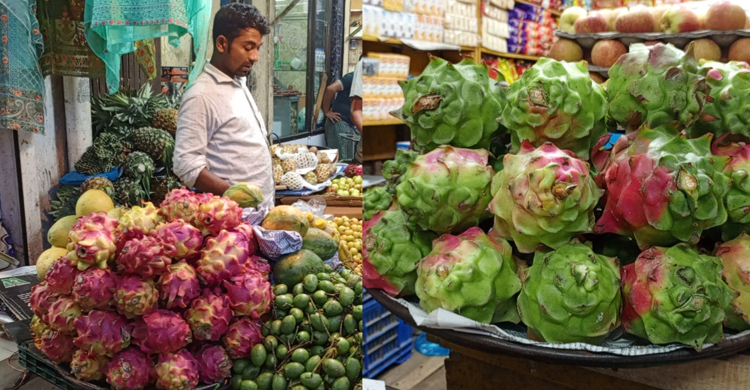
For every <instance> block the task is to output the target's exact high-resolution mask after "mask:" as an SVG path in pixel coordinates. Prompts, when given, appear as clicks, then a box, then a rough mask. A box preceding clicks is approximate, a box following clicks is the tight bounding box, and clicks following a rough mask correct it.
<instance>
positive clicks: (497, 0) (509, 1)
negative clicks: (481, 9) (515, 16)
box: [490, 0, 516, 9]
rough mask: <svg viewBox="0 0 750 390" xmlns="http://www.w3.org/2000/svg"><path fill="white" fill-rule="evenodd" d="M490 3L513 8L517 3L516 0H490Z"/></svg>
mask: <svg viewBox="0 0 750 390" xmlns="http://www.w3.org/2000/svg"><path fill="white" fill-rule="evenodd" d="M490 3H492V5H494V6H495V7H498V8H502V9H513V6H515V5H516V2H515V1H514V0H490Z"/></svg>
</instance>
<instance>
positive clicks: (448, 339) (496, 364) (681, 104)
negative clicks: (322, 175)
mask: <svg viewBox="0 0 750 390" xmlns="http://www.w3.org/2000/svg"><path fill="white" fill-rule="evenodd" d="M737 4H742V3H738V2H735V4H732V3H728V2H722V1H716V2H708V3H705V5H706V6H707V16H706V18H707V20H708V19H711V18H712V17H713V16H712V15H714V13H717V12H722V14H723V12H725V11H722V10H725V9H734V8H732V7H735V6H736V5H737ZM727 7H728V8H727ZM670 10H672V11H673V12H682V8H680V7H679V6H677V7H673V8H670ZM740 11H741V12H742V15H745V13H746V10H744V9H743V8H740ZM627 12H640V11H639V8H637V7H633V8H632V9H630V10H629V11H627ZM733 12H734V11H733ZM563 16H565V13H563ZM626 16H627V14H625V16H622V15H621V16H619V17H618V19H617V21H618V23H617V24H618V25H619V24H620V20H621V18H623V17H626ZM745 17H746V16H745ZM627 18H629V17H627ZM568 22H569V21H568ZM576 25H578V24H577V23H576ZM652 28H653V25H652ZM743 33H744V32H742V31H734V34H735V35H737V36H739V35H741V34H743ZM727 34H729V33H727ZM717 35H718V34H717ZM694 46H695V44H692V45H688V47H687V50H683V47H684V45H683V46H679V45H674V44H672V43H666V44H665V43H655V44H653V45H652V44H648V45H646V44H644V43H641V42H639V41H636V42H632V43H629V47H628V50H627V52H624V53H621V54H620V55H619V56H618V57H619V58H618V59H617V61H615V62H614V63H613V64H612V65H611V67H610V68H609V69H608V76H609V80H608V81H607V82H606V83H604V84H599V83H598V82H596V81H595V80H593V79H592V78H591V76H590V74H589V71H590V69H589V68H588V67H587V65H586V63H585V62H576V61H573V62H565V61H558V60H555V59H552V58H540V59H539V60H537V61H536V63H535V64H534V65H533V66H532V67H530V68H529V69H527V70H525V72H523V74H522V75H520V77H518V79H517V80H506V81H507V83H502V84H500V83H497V82H496V81H494V80H492V79H491V77H490V71H489V69H488V66H486V65H481V64H477V63H475V62H474V61H471V60H463V61H460V62H459V61H455V60H452V59H450V58H446V59H443V58H439V57H433V58H431V59H430V62H429V64H427V65H426V67H425V68H424V72H422V73H421V74H420V75H415V76H414V77H411V78H409V79H408V81H405V82H402V83H400V86H401V88H402V90H403V95H404V97H405V99H404V103H403V104H404V106H403V108H402V109H401V110H399V111H400V114H401V115H402V117H403V118H402V120H403V122H404V123H405V124H406V126H408V128H409V130H410V140H411V141H410V145H409V148H408V150H401V149H399V150H397V151H396V154H395V158H393V159H390V160H388V161H385V162H384V163H383V164H382V175H383V178H384V179H385V182H386V184H385V185H384V186H380V187H374V188H370V189H368V190H366V192H365V195H364V208H363V218H364V224H363V226H364V235H365V240H364V247H363V272H364V286H365V288H366V290H367V294H369V296H371V297H372V298H374V300H376V301H377V302H378V303H379V304H380V305H382V307H383V308H385V309H386V310H387V311H390V313H392V314H393V315H395V316H397V317H398V318H399V319H400V320H402V321H404V322H405V323H406V324H407V325H410V326H412V327H415V328H418V329H419V330H421V331H423V332H426V333H428V334H429V339H431V340H432V341H435V342H438V343H440V344H441V345H442V346H444V347H448V348H450V357H449V358H448V359H447V360H446V361H445V366H444V367H445V380H446V383H447V386H448V387H447V388H449V389H492V388H500V387H503V388H504V387H506V386H507V387H509V388H510V387H513V388H528V389H560V388H565V389H590V388H605V387H611V388H617V389H620V388H621V389H687V388H690V389H707V388H716V387H714V385H715V383H714V382H712V381H713V380H714V379H715V380H716V381H718V382H720V384H718V385H717V386H719V387H726V388H744V387H746V384H747V383H748V381H750V375H748V372H747V370H745V369H744V368H743V367H744V365H746V364H747V362H748V358H747V356H746V355H745V353H746V351H747V350H749V349H750V320H749V319H748V314H747V313H748V312H750V306H748V305H747V301H746V299H745V298H744V297H745V296H746V294H747V293H748V291H750V290H748V285H749V284H750V281H749V280H748V278H747V272H746V271H747V267H748V264H747V260H748V259H750V250H748V248H750V236H748V233H750V212H749V211H750V196H748V193H749V192H748V191H749V190H748V184H750V182H749V181H748V180H747V178H748V168H749V167H750V165H748V156H750V132H748V128H750V127H748V121H747V120H746V119H743V118H745V117H746V116H747V115H746V113H747V112H750V111H748V110H750V105H748V104H747V103H744V101H745V100H746V99H744V97H745V96H746V95H747V93H748V82H747V81H748V77H747V76H748V75H750V65H748V63H746V62H741V61H728V62H720V61H705V60H703V61H699V59H698V58H696V52H695V49H694ZM366 51H367V48H366ZM445 80H449V81H448V82H446V81H445ZM477 96H481V97H482V98H481V99H479V98H477ZM365 340H366V346H367V343H369V342H370V339H369V338H368V335H367V332H366V334H365ZM365 351H366V352H367V348H365ZM367 360H368V356H366V357H365V370H367V368H368V367H367ZM672 365H678V366H672ZM662 366H670V367H664V368H662ZM610 369H615V371H613V370H610ZM706 378H710V379H708V382H706V381H704V379H706Z"/></svg>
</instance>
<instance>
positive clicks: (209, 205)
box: [195, 196, 242, 236]
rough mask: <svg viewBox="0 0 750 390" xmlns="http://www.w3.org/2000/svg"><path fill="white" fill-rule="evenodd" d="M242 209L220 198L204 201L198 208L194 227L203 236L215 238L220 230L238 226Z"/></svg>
mask: <svg viewBox="0 0 750 390" xmlns="http://www.w3.org/2000/svg"><path fill="white" fill-rule="evenodd" d="M241 217H242V208H240V206H239V205H238V204H237V202H235V201H233V200H231V199H229V198H224V197H221V196H214V197H211V198H209V199H205V200H204V201H203V202H201V203H200V205H199V206H198V217H197V218H196V220H195V226H196V227H197V228H199V229H201V231H202V232H203V235H205V236H208V235H211V236H216V235H218V234H219V233H220V232H221V231H222V230H231V229H234V228H236V227H237V226H239V224H240V222H241V220H240V218H241Z"/></svg>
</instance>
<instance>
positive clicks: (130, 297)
mask: <svg viewBox="0 0 750 390" xmlns="http://www.w3.org/2000/svg"><path fill="white" fill-rule="evenodd" d="M114 299H115V306H116V307H117V310H118V311H119V312H120V314H122V315H124V316H125V317H127V318H129V319H132V318H134V317H137V316H139V315H142V314H145V313H148V312H150V311H151V310H153V309H155V308H156V306H157V303H158V301H159V291H158V290H157V289H156V286H155V285H154V282H153V281H151V280H141V278H140V277H139V276H135V275H131V276H125V277H123V278H120V279H118V280H117V290H116V292H115V297H114Z"/></svg>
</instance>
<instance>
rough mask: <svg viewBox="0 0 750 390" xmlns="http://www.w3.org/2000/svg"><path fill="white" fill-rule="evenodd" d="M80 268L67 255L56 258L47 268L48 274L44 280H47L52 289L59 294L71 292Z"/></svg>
mask: <svg viewBox="0 0 750 390" xmlns="http://www.w3.org/2000/svg"><path fill="white" fill-rule="evenodd" d="M76 273H78V269H77V268H76V267H75V266H74V265H73V263H72V262H71V261H70V260H68V258H67V257H62V258H60V259H58V260H55V261H54V262H53V263H52V265H50V266H49V268H48V269H47V276H45V278H44V280H45V281H46V282H47V285H48V286H49V288H50V290H52V291H54V292H56V293H58V294H63V295H66V294H70V292H71V291H72V289H73V281H74V280H75V279H76V276H75V275H76Z"/></svg>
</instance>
